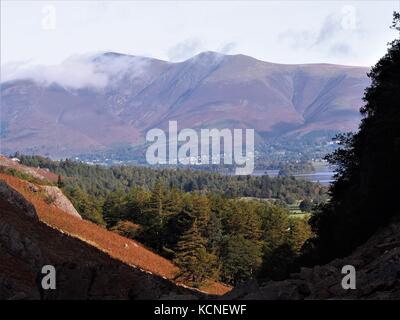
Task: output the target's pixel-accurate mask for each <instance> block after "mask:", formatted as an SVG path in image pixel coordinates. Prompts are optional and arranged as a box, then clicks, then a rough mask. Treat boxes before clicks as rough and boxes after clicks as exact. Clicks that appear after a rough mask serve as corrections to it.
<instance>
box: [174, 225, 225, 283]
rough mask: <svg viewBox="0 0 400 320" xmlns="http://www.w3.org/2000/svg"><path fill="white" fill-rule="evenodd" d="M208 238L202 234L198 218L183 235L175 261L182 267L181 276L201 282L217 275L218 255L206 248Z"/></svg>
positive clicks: (194, 281)
mask: <svg viewBox="0 0 400 320" xmlns="http://www.w3.org/2000/svg"><path fill="white" fill-rule="evenodd" d="M205 245H206V240H205V239H204V238H203V237H202V236H201V234H200V231H199V229H198V227H197V222H196V220H195V221H194V222H193V224H192V226H191V228H190V229H189V230H187V231H186V232H185V233H184V234H183V235H182V237H181V239H180V240H179V242H178V245H177V253H176V257H175V259H174V262H175V263H176V264H177V265H178V266H179V268H180V269H181V274H180V277H182V278H184V279H186V280H189V281H191V282H193V283H194V284H201V283H202V282H203V281H204V280H206V279H207V278H208V277H215V276H216V272H217V257H216V256H214V255H212V254H210V253H208V252H207V250H206V247H205Z"/></svg>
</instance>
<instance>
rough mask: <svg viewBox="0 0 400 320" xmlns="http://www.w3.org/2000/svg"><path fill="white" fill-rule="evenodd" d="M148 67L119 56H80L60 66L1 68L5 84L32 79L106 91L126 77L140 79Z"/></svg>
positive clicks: (12, 65) (138, 60)
mask: <svg viewBox="0 0 400 320" xmlns="http://www.w3.org/2000/svg"><path fill="white" fill-rule="evenodd" d="M147 64H148V59H145V58H142V57H134V56H125V55H119V54H95V55H93V54H86V55H79V56H78V55H76V56H72V57H70V58H68V59H66V60H65V61H63V62H62V63H60V64H57V65H33V64H32V63H31V62H29V61H28V62H20V63H9V64H6V65H4V66H2V67H1V81H2V82H6V81H12V80H17V79H29V80H33V81H35V82H37V83H39V84H41V85H44V86H48V85H51V84H58V85H60V86H63V87H66V88H71V89H79V88H84V87H92V88H103V87H105V86H106V85H108V84H112V82H114V81H117V80H120V79H121V78H122V77H124V76H126V75H127V76H129V77H130V78H135V77H138V76H140V75H141V74H142V73H143V72H144V71H145V68H146V66H147Z"/></svg>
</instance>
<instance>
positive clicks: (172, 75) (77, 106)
mask: <svg viewBox="0 0 400 320" xmlns="http://www.w3.org/2000/svg"><path fill="white" fill-rule="evenodd" d="M80 63H81V64H83V65H84V66H87V67H88V68H90V70H94V71H93V74H91V75H90V76H91V77H90V79H91V80H93V81H94V80H96V79H98V78H99V79H101V80H102V81H101V84H97V82H95V83H91V84H82V85H80V86H79V87H76V86H71V84H70V83H65V82H63V81H64V80H59V79H47V78H45V76H44V75H43V77H39V78H38V77H34V76H32V75H29V74H27V75H25V77H23V75H21V77H22V78H18V79H14V80H12V81H11V80H10V81H7V82H4V83H2V84H1V96H2V118H1V124H0V125H1V137H2V152H3V153H5V152H13V151H22V152H24V153H35V154H43V155H45V154H48V155H50V156H71V155H74V154H78V153H84V152H91V151H94V150H104V149H108V148H110V147H113V146H118V145H131V144H141V143H142V142H143V141H144V137H145V134H146V132H147V130H149V129H151V128H155V127H161V128H164V129H166V128H167V126H168V121H169V120H177V121H178V126H179V127H180V128H185V127H190V128H202V127H217V128H221V127H224V128H244V127H246V128H254V129H255V130H256V133H257V137H258V141H261V140H262V139H265V138H268V137H298V136H302V135H305V134H319V133H321V132H331V131H334V132H337V131H349V130H355V129H356V128H357V126H358V124H359V120H360V115H359V112H358V110H359V108H360V106H361V102H362V101H361V98H362V95H363V91H364V89H365V87H366V86H367V85H368V83H369V81H368V78H367V76H366V73H367V71H368V69H367V68H364V67H351V66H341V65H329V64H308V65H283V64H274V63H269V62H264V61H260V60H257V59H254V58H252V57H249V56H244V55H222V54H219V53H215V52H204V53H201V54H199V55H197V56H195V57H193V58H191V59H188V60H186V61H183V62H179V63H170V62H166V61H160V60H156V59H151V58H143V57H136V56H129V55H122V54H117V53H104V54H99V55H95V56H91V57H89V58H86V59H84V61H80ZM82 72H83V71H82ZM83 76H84V75H82V77H83ZM260 139H261V140H260Z"/></svg>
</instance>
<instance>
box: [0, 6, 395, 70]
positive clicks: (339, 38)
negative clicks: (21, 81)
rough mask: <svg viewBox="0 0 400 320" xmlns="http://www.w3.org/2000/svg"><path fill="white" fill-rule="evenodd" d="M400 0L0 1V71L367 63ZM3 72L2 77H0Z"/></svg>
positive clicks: (385, 36)
mask: <svg viewBox="0 0 400 320" xmlns="http://www.w3.org/2000/svg"><path fill="white" fill-rule="evenodd" d="M399 8H400V1H399V0H395V1H382V0H379V1H362V0H361V1H200V0H198V1H145V2H142V1H133V0H132V1H77V0H74V1H35V0H31V1H3V0H2V1H1V65H2V69H3V66H4V65H10V64H11V65H12V64H27V63H29V64H40V65H56V64H60V63H61V62H62V61H64V60H66V59H68V58H69V57H71V56H76V55H82V54H88V53H89V54H90V53H95V52H103V51H113V52H121V53H126V54H132V55H140V56H148V57H154V58H159V59H163V60H168V61H174V62H176V61H183V60H185V59H188V58H190V57H192V56H193V55H196V54H198V53H200V52H202V51H217V52H221V53H225V54H246V55H250V56H253V57H255V58H258V59H261V60H264V61H269V62H276V63H293V64H297V63H321V62H324V63H335V64H345V65H357V66H371V65H373V64H375V62H376V61H377V60H378V59H379V58H380V57H381V56H382V55H383V54H384V53H385V51H386V44H387V43H388V42H389V41H391V40H393V39H394V38H395V36H396V33H395V31H394V30H391V29H390V28H389V26H390V24H391V20H392V13H393V11H394V10H397V11H399ZM2 74H3V72H2Z"/></svg>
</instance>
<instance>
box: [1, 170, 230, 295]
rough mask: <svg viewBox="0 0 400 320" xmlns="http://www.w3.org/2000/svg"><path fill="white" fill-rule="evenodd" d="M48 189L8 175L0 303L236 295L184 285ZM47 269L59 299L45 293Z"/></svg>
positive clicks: (162, 263)
mask: <svg viewBox="0 0 400 320" xmlns="http://www.w3.org/2000/svg"><path fill="white" fill-rule="evenodd" d="M43 188H44V187H43V186H40V185H36V184H33V183H29V182H27V181H24V180H21V179H18V178H16V177H12V176H9V175H6V174H0V212H1V215H0V253H1V257H2V260H1V263H0V298H3V299H4V298H5V299H8V298H16V299H17V298H18V299H24V298H27V299H38V298H44V299H48V298H49V299H146V298H147V299H159V298H162V297H164V298H165V297H169V298H174V297H178V296H182V297H186V298H191V299H193V298H199V297H205V292H207V293H210V294H223V293H225V292H227V291H228V290H230V288H229V287H227V286H224V285H223V284H220V283H209V284H208V286H206V287H205V288H201V289H202V290H204V292H200V291H199V290H193V289H189V288H187V287H185V286H184V284H182V283H176V282H175V281H174V279H175V276H176V275H177V274H178V273H179V269H178V268H177V267H176V266H175V265H174V264H173V263H171V262H170V261H169V260H167V259H164V258H162V257H160V256H158V255H157V254H155V253H153V252H151V251H150V250H148V249H146V248H145V247H143V246H142V245H141V244H140V243H138V242H136V241H133V240H130V239H127V238H124V237H121V236H119V235H117V234H115V233H112V232H109V231H107V230H105V229H103V228H101V227H99V226H97V225H95V224H93V223H91V222H88V221H85V220H82V219H80V218H79V217H75V216H73V215H70V214H67V213H65V212H64V211H62V210H61V209H60V208H58V207H57V206H56V205H54V204H49V203H47V202H46V201H45V200H44V199H43V193H42V190H43ZM3 257H4V258H3ZM45 264H51V265H54V266H55V267H56V270H57V275H58V278H57V279H58V282H57V285H58V289H57V290H56V291H54V292H51V291H50V292H47V291H42V290H40V289H39V286H38V284H39V283H38V279H39V277H40V270H41V268H42V266H43V265H45ZM13 270H14V271H13Z"/></svg>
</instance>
